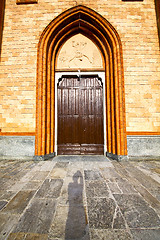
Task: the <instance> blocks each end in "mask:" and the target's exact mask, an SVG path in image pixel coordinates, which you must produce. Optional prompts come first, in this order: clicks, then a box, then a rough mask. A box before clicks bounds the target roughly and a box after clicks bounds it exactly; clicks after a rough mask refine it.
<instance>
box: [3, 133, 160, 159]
mask: <svg viewBox="0 0 160 240" xmlns="http://www.w3.org/2000/svg"><path fill="white" fill-rule="evenodd" d="M127 148H128V156H119V155H115V154H112V153H107V154H106V155H107V156H108V157H110V158H112V159H115V160H118V161H121V160H122V161H123V160H139V161H140V160H160V136H127ZM54 156H55V153H53V154H51V155H48V156H47V155H46V156H35V137H34V136H0V160H2V159H7V160H8V159H10V160H14V159H19V160H46V159H49V158H50V157H54Z"/></svg>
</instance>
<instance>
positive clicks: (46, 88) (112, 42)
mask: <svg viewBox="0 0 160 240" xmlns="http://www.w3.org/2000/svg"><path fill="white" fill-rule="evenodd" d="M78 33H81V34H83V35H85V36H86V37H88V38H90V39H91V40H92V41H93V42H94V43H95V44H96V45H97V47H98V48H99V49H100V50H101V52H102V55H103V57H104V61H105V87H106V122H107V123H106V131H107V132H106V136H107V155H109V156H112V157H115V158H116V159H120V158H122V156H125V155H127V140H126V118H125V97H124V74H123V60H122V45H121V41H120V37H119V35H118V33H117V31H116V30H115V28H114V27H113V26H112V25H111V24H110V23H109V22H108V21H107V20H106V19H104V18H103V17H102V16H101V15H99V14H98V13H96V12H95V11H93V10H91V9H90V8H87V7H85V6H81V5H79V6H76V7H73V8H71V9H69V10H67V11H65V12H63V13H62V14H60V15H59V16H58V17H57V18H55V19H54V20H53V21H52V22H51V23H50V24H49V25H48V26H47V27H46V29H45V30H44V31H43V33H42V35H41V37H40V41H39V45H38V62H37V102H36V104H37V105H36V143H35V155H36V156H35V158H37V159H41V158H42V159H45V158H47V157H49V156H52V155H54V145H55V143H54V139H55V104H54V103H55V89H54V88H55V87H54V86H55V59H56V55H57V52H58V50H59V48H60V46H61V45H62V44H63V43H64V42H65V41H66V40H67V39H69V38H70V37H71V36H74V35H75V34H78Z"/></svg>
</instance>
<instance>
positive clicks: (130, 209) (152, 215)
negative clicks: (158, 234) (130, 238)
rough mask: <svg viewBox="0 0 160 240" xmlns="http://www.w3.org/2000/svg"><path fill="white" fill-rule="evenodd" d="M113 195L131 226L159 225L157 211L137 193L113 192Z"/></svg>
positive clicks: (147, 226) (159, 220)
mask: <svg viewBox="0 0 160 240" xmlns="http://www.w3.org/2000/svg"><path fill="white" fill-rule="evenodd" d="M114 197H115V199H116V201H117V203H118V205H119V207H120V209H121V211H122V213H123V215H124V217H125V219H126V221H127V224H128V226H129V227H131V228H141V227H142V228H143V227H144V228H150V227H159V226H160V219H159V217H158V215H157V213H156V212H155V211H154V209H153V208H151V207H150V206H149V205H148V204H147V203H146V202H145V201H144V200H143V198H142V197H141V196H139V195H138V194H114Z"/></svg>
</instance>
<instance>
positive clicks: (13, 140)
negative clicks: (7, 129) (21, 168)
mask: <svg viewBox="0 0 160 240" xmlns="http://www.w3.org/2000/svg"><path fill="white" fill-rule="evenodd" d="M34 153H35V137H34V136H0V160H2V159H7V160H8V159H11V160H14V159H17V160H18V159H20V160H33V157H34Z"/></svg>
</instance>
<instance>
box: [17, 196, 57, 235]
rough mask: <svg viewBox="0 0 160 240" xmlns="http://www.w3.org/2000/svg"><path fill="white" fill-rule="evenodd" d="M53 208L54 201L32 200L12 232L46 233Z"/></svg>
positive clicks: (53, 211)
mask: <svg viewBox="0 0 160 240" xmlns="http://www.w3.org/2000/svg"><path fill="white" fill-rule="evenodd" d="M55 206H56V201H55V200H52V199H34V200H33V201H32V202H31V203H30V205H29V207H28V208H27V210H26V211H25V213H24V214H23V216H22V217H21V219H20V220H19V222H18V224H17V226H16V227H15V229H14V230H13V232H26V233H28V232H29V233H40V234H46V233H48V232H49V228H50V225H51V222H52V218H53V216H54V213H55Z"/></svg>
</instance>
